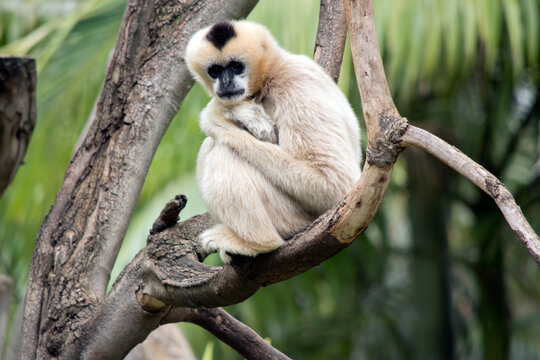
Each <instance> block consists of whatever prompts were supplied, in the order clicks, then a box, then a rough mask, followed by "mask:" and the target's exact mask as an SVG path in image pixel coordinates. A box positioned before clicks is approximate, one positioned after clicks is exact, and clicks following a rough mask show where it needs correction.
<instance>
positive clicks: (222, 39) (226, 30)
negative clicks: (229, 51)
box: [206, 21, 236, 50]
mask: <svg viewBox="0 0 540 360" xmlns="http://www.w3.org/2000/svg"><path fill="white" fill-rule="evenodd" d="M235 36H236V32H235V31H234V27H233V24H231V23H230V22H228V21H224V22H219V23H217V24H215V25H214V26H212V28H211V29H210V31H209V32H208V35H206V38H207V39H208V41H210V42H211V43H212V44H214V46H215V47H216V48H217V49H218V50H221V49H223V47H224V46H225V44H227V42H229V40H230V39H232V38H233V37H235Z"/></svg>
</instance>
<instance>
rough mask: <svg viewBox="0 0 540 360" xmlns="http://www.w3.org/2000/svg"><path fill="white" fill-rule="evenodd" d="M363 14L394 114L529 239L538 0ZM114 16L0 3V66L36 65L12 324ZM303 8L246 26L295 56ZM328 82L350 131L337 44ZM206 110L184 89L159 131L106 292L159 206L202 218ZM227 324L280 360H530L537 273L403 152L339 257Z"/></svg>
mask: <svg viewBox="0 0 540 360" xmlns="http://www.w3.org/2000/svg"><path fill="white" fill-rule="evenodd" d="M374 2H375V17H376V26H377V31H378V37H379V42H380V45H381V50H382V52H383V60H384V63H385V68H386V73H387V76H388V82H389V85H390V88H391V90H392V93H393V95H394V97H395V100H396V104H397V105H398V109H399V110H400V112H401V114H402V115H403V116H405V117H407V118H408V119H409V120H410V121H411V123H412V124H414V125H417V126H420V127H423V128H425V129H428V130H430V131H432V132H434V133H435V134H437V135H439V136H441V137H443V138H444V139H446V140H447V141H449V142H450V143H452V144H454V145H456V146H457V147H458V148H460V149H461V150H463V151H464V152H465V153H466V154H468V155H469V156H470V157H472V158H473V159H474V160H475V161H477V162H479V163H480V164H482V165H484V166H485V167H487V168H488V169H489V170H490V171H491V172H493V173H494V174H495V175H496V176H498V177H499V178H500V179H501V180H502V181H503V182H504V183H505V184H506V185H507V186H508V188H509V190H510V191H511V192H512V193H513V194H514V195H515V197H516V200H517V202H518V204H520V205H521V207H522V210H523V212H524V213H525V215H526V217H527V218H528V219H529V221H530V222H531V224H532V226H533V228H534V229H535V230H536V231H537V232H540V201H539V200H540V183H539V178H540V162H539V161H538V159H539V136H540V133H539V126H540V117H539V113H540V94H539V85H540V49H539V46H540V40H539V39H540V25H539V22H540V1H538V0H376V1H374ZM124 8H125V0H109V1H101V0H89V1H73V0H71V1H70V0H47V1H45V0H43V1H41V0H2V1H1V2H0V55H2V56H6V55H17V56H22V55H29V56H34V57H36V59H37V66H38V88H37V101H38V114H39V118H38V121H37V126H36V128H35V131H34V135H33V137H32V140H31V143H30V147H29V149H28V153H27V155H26V163H25V165H24V166H22V167H21V168H20V169H19V171H18V173H17V176H16V178H15V179H14V181H13V182H12V184H11V185H10V186H9V187H8V189H7V191H6V192H5V193H4V195H3V196H2V198H1V199H0V274H7V275H9V276H11V277H13V278H14V280H15V283H16V299H15V304H14V306H13V312H15V310H16V306H17V305H18V304H19V303H20V301H21V297H22V296H23V293H24V288H25V282H26V278H27V274H28V267H29V262H30V259H31V256H32V250H33V243H34V239H35V237H36V234H37V232H38V231H39V227H40V224H41V222H42V220H43V218H44V216H45V215H46V213H47V211H48V209H49V207H50V206H51V205H52V203H53V202H54V199H55V196H56V193H57V192H58V189H59V188H60V185H61V183H62V180H63V176H64V173H65V169H66V166H67V164H68V162H69V161H70V158H71V155H72V153H73V151H74V147H75V146H76V144H77V141H78V138H79V136H80V134H81V131H82V129H83V128H84V125H85V123H86V121H87V119H88V118H89V116H90V114H91V112H92V107H93V104H94V102H95V101H96V97H97V95H98V93H99V91H100V87H101V85H102V81H103V78H104V74H105V70H106V64H107V59H108V57H109V55H110V52H111V50H112V48H113V46H114V43H115V37H116V34H117V30H118V27H119V24H120V21H121V17H122V14H123V11H124ZM318 11H319V4H318V1H315V0H298V1H285V0H261V1H260V3H259V5H257V7H256V8H255V10H254V11H253V13H252V14H251V15H250V16H249V19H251V20H254V21H258V22H261V23H263V24H265V25H266V26H268V27H269V28H270V30H271V31H272V33H273V34H274V35H275V37H276V38H277V40H278V41H279V43H280V44H281V45H282V46H283V47H284V48H286V49H288V50H290V51H291V52H295V53H303V54H306V55H309V56H311V55H312V53H313V48H314V39H315V34H316V29H317V21H318ZM339 85H340V87H341V89H342V90H343V91H344V92H345V94H346V95H347V96H348V98H349V99H350V101H351V104H352V105H353V108H354V109H355V111H356V112H357V114H358V116H359V118H360V119H361V105H360V99H359V95H358V91H357V89H356V83H355V79H354V73H353V69H352V62H351V59H350V51H349V49H348V48H347V49H346V54H345V58H344V63H343V68H342V72H341V78H340V82H339ZM207 101H208V97H207V96H206V95H205V94H204V92H203V91H202V88H201V87H200V86H198V85H196V86H195V87H194V89H193V91H191V93H190V94H189V95H188V96H187V97H186V99H185V101H184V103H183V105H182V108H181V109H180V112H179V113H178V115H177V117H176V119H175V120H174V121H173V123H172V125H171V127H170V128H169V129H168V131H167V133H166V135H165V137H164V139H163V141H162V143H161V145H160V147H159V148H158V151H157V153H156V156H155V158H154V161H153V163H152V166H151V169H150V173H149V175H148V177H147V179H146V182H145V185H144V189H143V192H142V195H141V198H140V200H139V203H138V207H137V210H136V213H135V215H134V217H133V221H132V222H131V225H130V228H129V230H128V234H127V237H126V241H125V243H124V246H123V247H122V250H121V253H120V256H119V258H118V263H117V266H116V267H115V270H114V274H113V279H114V277H115V276H116V274H118V272H119V271H120V270H121V269H122V268H123V267H124V266H125V264H126V263H127V262H129V261H130V260H131V258H132V257H133V255H134V254H135V253H136V252H137V251H138V250H139V249H140V248H141V247H143V246H144V244H145V240H146V236H147V234H148V230H149V229H150V227H151V224H152V222H153V220H154V219H155V218H156V216H157V214H158V213H159V211H160V210H161V208H162V206H163V205H164V204H165V202H166V201H167V200H169V199H170V198H172V197H173V196H174V195H175V194H177V193H185V194H187V195H188V198H189V203H188V206H187V208H186V209H185V210H184V212H183V213H182V218H184V219H185V218H187V217H189V216H191V215H194V214H197V213H201V212H204V205H203V204H202V202H201V200H200V197H199V195H198V193H197V187H196V183H195V180H194V164H195V157H196V154H197V151H198V148H199V145H200V143H201V141H202V139H203V135H202V134H201V132H200V131H199V128H198V124H197V116H198V113H199V112H200V110H201V109H202V107H203V106H204V105H205V103H206V102H207ZM361 125H362V126H363V124H362V122H361ZM365 143H366V139H365V138H364V139H363V146H364V147H365ZM214 261H216V260H215V259H214ZM228 310H229V311H230V312H231V313H232V314H233V315H235V316H236V317H238V318H239V319H240V320H242V321H244V322H245V323H246V324H248V325H249V326H251V327H252V328H254V329H255V330H256V331H257V332H258V333H259V334H261V335H262V336H263V337H267V338H269V339H270V340H271V341H272V344H274V345H275V346H277V347H278V348H279V349H280V350H282V351H284V352H285V353H286V354H288V355H289V356H290V357H292V358H295V359H452V358H457V359H506V358H510V359H538V358H540V337H539V334H540V270H539V268H538V266H537V265H536V264H535V263H534V261H533V259H532V258H531V256H530V255H529V254H528V253H527V252H526V251H525V249H524V247H523V246H522V245H521V244H520V243H519V241H518V240H517V239H516V237H515V236H514V234H513V233H512V232H511V231H510V229H509V227H508V226H507V225H506V223H505V222H504V219H503V217H502V215H501V214H500V212H499V211H498V209H497V207H496V206H495V204H494V202H493V201H492V200H491V199H490V198H489V197H487V196H486V195H484V194H483V193H481V192H480V191H479V190H478V189H476V188H475V187H474V186H472V185H471V184H470V183H469V182H468V181H466V180H464V179H463V178H461V177H460V176H458V175H457V174H456V173H454V172H453V171H451V170H449V169H448V168H446V167H445V166H443V165H441V164H440V163H438V162H437V161H435V160H434V159H432V158H430V157H429V156H427V155H425V154H423V153H421V152H419V151H414V150H412V149H408V150H406V151H405V152H404V153H403V154H402V156H401V157H400V159H399V161H398V163H397V165H396V169H395V172H394V176H393V179H392V183H391V186H390V189H389V191H388V193H387V196H386V197H385V199H384V201H383V204H382V206H381V209H380V211H379V214H378V215H377V216H376V218H375V220H374V221H373V222H372V224H370V226H369V228H368V230H367V231H366V232H365V234H364V235H362V236H361V237H360V238H359V239H358V240H357V241H356V242H355V243H353V244H352V246H350V247H349V248H348V249H346V250H345V251H343V252H342V253H341V254H339V255H337V256H335V257H334V258H332V259H331V260H329V261H328V262H326V263H324V264H322V265H320V266H319V267H317V268H314V269H312V270H310V271H308V272H307V273H305V274H303V275H301V276H298V277H296V278H294V279H291V280H290V281H287V282H286V283H281V284H277V285H274V286H271V287H269V288H264V289H261V290H260V291H259V292H258V293H257V294H256V295H255V296H253V297H252V298H251V299H249V300H248V301H246V302H244V303H243V304H240V305H237V306H233V307H230V308H229V309H228ZM182 329H183V330H184V332H185V334H186V336H187V337H188V339H189V341H190V343H191V345H192V346H193V348H194V350H195V352H196V354H197V355H198V356H199V357H201V356H202V354H203V352H204V349H205V348H207V349H209V348H210V347H212V348H213V351H212V355H213V358H214V359H240V357H239V355H237V354H236V353H235V352H233V351H232V350H230V349H229V348H228V347H227V346H226V345H223V344H221V343H220V342H219V341H218V340H216V339H214V338H213V337H212V336H211V335H209V334H207V333H206V332H205V331H204V330H201V329H199V328H197V327H196V326H192V325H186V324H183V325H182ZM207 354H208V352H207ZM0 355H1V354H0ZM0 358H1V356H0Z"/></svg>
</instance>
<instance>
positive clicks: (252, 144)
mask: <svg viewBox="0 0 540 360" xmlns="http://www.w3.org/2000/svg"><path fill="white" fill-rule="evenodd" d="M221 141H222V142H223V143H224V144H226V145H227V146H229V147H230V148H231V149H232V150H234V151H235V152H236V153H237V154H238V156H240V157H241V158H243V159H245V160H246V161H247V162H248V163H249V164H251V165H252V166H253V167H255V168H257V169H259V170H260V171H261V172H262V173H263V174H264V176H265V177H266V178H267V179H268V180H269V181H270V182H271V183H272V184H274V186H276V187H278V188H280V189H281V190H282V191H283V192H285V193H287V194H289V195H290V196H291V197H293V198H295V199H297V200H298V201H299V202H300V203H302V204H304V205H306V206H307V208H308V209H309V210H310V211H312V212H314V213H317V214H320V213H323V212H324V211H326V210H328V209H329V208H330V207H332V206H333V205H335V204H336V202H337V201H339V200H340V199H341V197H343V196H345V194H346V192H347V190H348V189H343V188H341V187H340V185H339V184H336V183H334V182H332V181H331V179H329V178H328V177H327V176H326V175H325V174H324V173H323V172H322V171H321V170H320V169H317V168H316V167H315V166H313V165H311V164H309V163H308V162H306V161H301V160H298V159H295V158H293V157H292V156H291V155H289V154H288V153H286V152H285V151H283V150H282V149H281V148H279V146H277V145H274V144H270V143H266V142H262V141H258V140H256V139H255V138H253V137H252V136H251V135H248V134H247V133H245V132H241V131H237V130H228V131H227V133H226V134H225V136H223V138H222V139H221ZM336 180H339V179H337V178H336Z"/></svg>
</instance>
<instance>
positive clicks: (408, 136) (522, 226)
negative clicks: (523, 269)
mask: <svg viewBox="0 0 540 360" xmlns="http://www.w3.org/2000/svg"><path fill="white" fill-rule="evenodd" d="M402 140H403V142H402V145H403V146H411V145H412V146H416V147H418V148H420V149H422V150H424V151H427V152H428V153H430V154H431V155H433V156H435V157H436V158H438V159H439V160H441V161H442V162H444V163H445V164H447V165H448V166H450V167H451V168H452V169H454V170H456V171H457V172H459V173H460V174H461V175H463V176H464V177H465V178H467V179H469V180H470V181H471V182H472V183H473V184H475V185H476V186H478V187H479V188H480V189H482V191H484V192H485V193H486V194H488V195H489V196H491V197H492V198H493V200H495V203H496V204H497V206H498V207H499V208H500V209H501V212H502V214H503V215H504V217H505V219H506V221H507V222H508V224H509V225H510V227H511V228H512V230H513V231H514V233H515V234H516V235H517V237H518V239H519V240H520V241H521V242H522V243H523V245H524V246H525V247H526V248H527V250H528V251H529V253H530V254H531V255H532V256H533V258H534V260H535V261H536V263H537V264H539V265H540V239H539V238H538V235H537V234H536V233H535V232H534V230H533V228H532V227H531V225H530V224H529V222H528V221H527V219H525V216H524V215H523V213H522V212H521V209H520V208H519V206H518V205H517V204H516V202H515V200H514V198H513V197H512V194H510V192H509V191H508V190H507V189H506V187H505V186H504V184H502V183H501V182H500V181H499V179H497V178H496V177H495V176H494V175H492V174H491V173H490V172H489V171H487V170H486V169H485V168H484V167H482V166H480V165H478V164H477V163H475V162H474V161H472V160H471V159H470V158H469V157H468V156H467V155H465V154H463V153H462V152H461V151H459V150H458V149H457V148H455V147H453V146H451V145H449V144H448V143H446V142H444V141H443V140H441V139H440V138H438V137H437V136H435V135H433V134H431V133H429V132H427V131H425V130H422V129H419V128H417V127H414V126H409V128H408V129H407V131H406V132H405V134H404V135H403V138H402Z"/></svg>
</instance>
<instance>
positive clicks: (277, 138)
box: [185, 21, 361, 262]
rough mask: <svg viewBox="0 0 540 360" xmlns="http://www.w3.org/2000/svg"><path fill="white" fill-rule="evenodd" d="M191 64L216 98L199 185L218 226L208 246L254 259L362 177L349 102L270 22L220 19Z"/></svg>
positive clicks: (206, 116)
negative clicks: (277, 36)
mask: <svg viewBox="0 0 540 360" xmlns="http://www.w3.org/2000/svg"><path fill="white" fill-rule="evenodd" d="M185 59H186V62H187V65H188V68H189V70H190V71H191V73H192V74H193V76H194V77H195V79H196V80H197V81H198V82H199V83H201V84H202V85H203V86H204V88H205V89H206V91H207V92H208V93H209V95H210V96H211V97H212V100H211V101H210V102H209V103H208V105H207V106H206V108H205V109H204V110H203V111H202V112H201V115H200V127H201V129H202V131H203V132H204V133H205V134H206V135H207V136H208V137H207V138H206V139H205V140H204V142H203V144H202V146H201V149H200V151H199V155H198V159H197V182H198V186H199V190H200V193H201V195H202V198H203V200H204V202H205V204H206V206H207V208H208V211H209V212H210V214H211V215H212V216H213V218H214V220H215V222H216V225H215V226H214V227H212V228H210V229H209V230H206V231H205V232H204V233H202V234H201V236H200V240H201V244H202V246H203V248H204V249H205V250H206V251H208V252H214V251H219V252H220V256H221V258H222V259H223V261H225V262H229V261H230V260H231V258H230V254H241V255H248V256H255V255H257V254H259V253H264V252H269V251H272V250H274V249H276V248H278V247H279V246H280V245H282V244H283V243H284V239H287V238H289V237H291V236H292V235H294V234H295V233H297V232H299V231H301V230H302V229H304V228H305V227H306V226H307V225H308V224H309V223H311V222H312V221H313V220H315V219H316V218H317V217H318V216H319V215H321V214H322V213H323V212H325V211H327V210H328V209H330V208H331V207H333V206H334V205H336V204H337V203H338V202H339V201H340V200H342V199H343V198H344V197H345V195H346V194H347V193H348V192H349V191H350V190H351V189H352V188H353V185H354V184H355V182H356V181H357V180H358V179H359V177H360V161H361V153H360V130H359V127H358V120H357V118H356V116H355V114H354V112H353V111H352V109H351V107H350V105H349V103H348V101H347V99H346V98H345V96H344V95H343V93H342V92H341V91H340V90H339V88H338V87H337V85H336V84H335V83H334V82H333V81H332V79H331V78H330V76H328V75H327V74H326V72H325V71H324V70H323V69H322V68H321V67H320V66H319V65H317V64H316V63H315V62H314V61H313V60H311V59H310V58H308V57H306V56H301V55H294V54H291V53H289V52H287V51H285V50H284V49H282V48H281V47H280V46H279V45H278V44H277V42H276V41H275V40H274V38H273V37H272V35H271V34H270V32H269V31H268V30H267V29H266V28H265V27H263V26H262V25H259V24H256V23H253V22H248V21H237V22H220V23H217V24H214V25H213V26H210V27H208V28H205V29H202V30H200V31H198V32H197V33H196V34H195V35H194V36H193V38H192V39H191V40H190V42H189V44H188V46H187V50H186V57H185Z"/></svg>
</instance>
